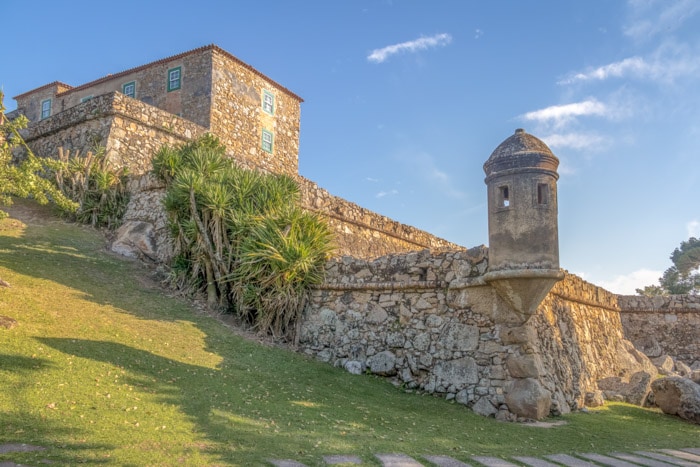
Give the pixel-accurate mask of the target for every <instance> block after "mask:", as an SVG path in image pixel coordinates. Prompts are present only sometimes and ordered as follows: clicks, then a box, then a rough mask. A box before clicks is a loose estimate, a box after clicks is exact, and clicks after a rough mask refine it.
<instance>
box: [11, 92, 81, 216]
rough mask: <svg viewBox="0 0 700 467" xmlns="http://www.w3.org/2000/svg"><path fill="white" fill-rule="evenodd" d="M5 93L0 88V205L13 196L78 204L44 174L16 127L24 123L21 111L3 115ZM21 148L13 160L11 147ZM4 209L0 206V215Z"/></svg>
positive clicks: (68, 208)
mask: <svg viewBox="0 0 700 467" xmlns="http://www.w3.org/2000/svg"><path fill="white" fill-rule="evenodd" d="M3 99H4V95H3V93H2V91H0V205H5V206H9V205H11V204H12V197H13V196H18V197H21V198H33V199H35V200H36V201H38V202H39V203H41V204H46V203H48V202H53V203H55V204H56V205H58V206H59V207H60V208H61V209H62V210H64V211H67V212H74V211H75V210H76V209H77V208H78V204H77V203H75V202H73V201H71V200H70V199H69V198H68V197H66V196H65V195H64V194H63V193H62V192H61V191H60V190H58V189H57V188H56V186H55V185H54V184H53V183H52V182H51V180H49V179H48V178H46V177H45V176H44V175H45V174H46V170H45V166H44V164H43V162H42V159H41V158H39V157H37V156H35V155H34V153H33V152H32V150H31V149H30V148H29V146H27V144H26V143H25V142H24V139H23V138H22V136H21V135H20V133H19V131H20V130H21V129H22V128H25V127H26V126H27V123H28V121H27V118H26V117H25V116H23V115H20V116H19V117H18V118H15V119H13V120H9V119H8V118H7V117H6V116H5V110H6V109H5V105H4V102H3ZM17 147H19V148H22V149H23V150H24V155H23V157H22V158H21V160H20V161H19V162H17V163H14V162H13V156H12V150H13V149H14V148H17ZM6 216H7V213H6V212H5V211H3V210H0V218H4V217H6Z"/></svg>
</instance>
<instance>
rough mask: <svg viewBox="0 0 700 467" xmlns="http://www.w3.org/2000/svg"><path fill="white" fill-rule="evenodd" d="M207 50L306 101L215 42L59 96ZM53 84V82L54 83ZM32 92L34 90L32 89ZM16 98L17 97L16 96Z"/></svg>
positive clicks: (61, 93)
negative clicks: (219, 54)
mask: <svg viewBox="0 0 700 467" xmlns="http://www.w3.org/2000/svg"><path fill="white" fill-rule="evenodd" d="M206 50H213V51H216V52H219V53H221V54H222V55H224V56H225V57H227V58H228V59H230V60H233V61H235V62H236V63H238V64H239V65H241V66H243V67H245V68H247V69H248V70H250V71H251V72H253V73H255V74H256V75H258V76H260V77H261V78H263V79H265V80H267V81H269V82H271V83H272V84H274V85H275V86H277V87H279V88H280V89H281V90H283V91H284V92H286V93H287V94H289V95H290V96H291V97H293V98H295V99H297V100H298V101H299V102H304V99H302V98H301V97H299V96H298V95H296V94H295V93H293V92H292V91H290V90H289V89H287V88H285V87H284V86H282V85H280V84H279V83H277V82H276V81H274V80H272V79H270V78H268V77H267V76H265V75H264V74H262V73H261V72H259V71H258V70H256V69H255V68H253V67H252V66H250V65H248V64H247V63H245V62H243V61H241V60H240V59H238V58H236V57H234V56H233V55H231V54H230V53H229V52H227V51H225V50H224V49H222V48H221V47H219V46H217V45H214V44H210V45H205V46H203V47H199V48H196V49H192V50H189V51H187V52H182V53H180V54H177V55H172V56H170V57H165V58H161V59H160V60H156V61H155V62H151V63H147V64H145V65H140V66H137V67H135V68H129V69H128V70H124V71H120V72H119V73H114V74H110V75H107V76H104V77H102V78H99V79H96V80H94V81H90V82H89V83H85V84H81V85H80V86H76V87H74V88H71V89H68V90H66V91H63V92H60V93H58V94H57V96H63V95H65V94H69V93H71V92H75V91H80V90H81V89H85V88H88V87H90V86H95V85H97V84H100V83H104V82H105V81H110V80H113V79H117V78H120V77H121V76H124V75H128V74H130V73H134V72H137V71H141V70H144V69H146V68H149V67H152V66H154V65H161V64H164V63H167V62H172V61H174V60H180V59H182V58H183V57H186V56H188V55H194V54H197V53H200V52H204V51H206ZM52 84H53V83H52ZM46 86H49V85H48V84H47V85H46ZM66 86H67V85H66ZM42 87H44V86H42ZM38 89H41V88H38ZM35 91H36V89H35ZM30 92H33V91H30ZM24 94H28V93H24ZM24 94H22V95H20V96H18V97H21V96H23V95H24ZM15 99H16V98H15Z"/></svg>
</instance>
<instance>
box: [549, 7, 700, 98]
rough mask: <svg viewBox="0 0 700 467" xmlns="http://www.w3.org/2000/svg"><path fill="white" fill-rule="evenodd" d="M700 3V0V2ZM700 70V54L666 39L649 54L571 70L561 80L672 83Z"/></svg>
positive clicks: (561, 81)
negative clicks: (577, 70) (580, 69)
mask: <svg viewBox="0 0 700 467" xmlns="http://www.w3.org/2000/svg"><path fill="white" fill-rule="evenodd" d="M699 4H700V2H699ZM699 70H700V56H698V53H696V52H694V51H693V50H690V49H689V48H688V47H687V46H685V45H682V44H676V43H673V42H665V43H664V44H662V45H661V46H659V47H658V48H657V49H656V50H655V51H654V52H653V53H651V54H649V56H648V57H646V58H644V57H629V58H625V59H624V60H620V61H618V62H613V63H608V64H607V65H602V66H599V67H597V68H591V69H588V70H586V71H582V72H574V73H570V74H569V75H567V77H565V78H564V79H562V80H560V81H558V84H561V85H566V84H573V83H577V82H587V81H588V82H590V81H605V80H607V79H612V78H620V79H622V78H632V79H637V80H640V81H651V82H655V83H662V84H667V83H672V82H674V81H675V80H677V79H678V78H680V77H683V76H690V77H693V78H694V77H695V75H697V73H698V71H699Z"/></svg>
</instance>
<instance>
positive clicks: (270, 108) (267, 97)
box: [262, 90, 275, 115]
mask: <svg viewBox="0 0 700 467" xmlns="http://www.w3.org/2000/svg"><path fill="white" fill-rule="evenodd" d="M262 108H263V110H264V111H265V112H267V113H269V114H270V115H274V114H275V95H274V94H272V93H271V92H270V91H268V90H263V102H262Z"/></svg>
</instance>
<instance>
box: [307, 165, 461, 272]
mask: <svg viewBox="0 0 700 467" xmlns="http://www.w3.org/2000/svg"><path fill="white" fill-rule="evenodd" d="M296 179H297V182H298V183H299V186H300V188H301V198H302V199H301V202H302V205H303V206H304V208H305V209H307V210H309V211H312V212H316V213H318V214H320V215H322V216H323V217H325V218H326V219H327V221H328V223H329V225H330V226H331V228H332V229H333V230H334V231H335V233H336V244H337V245H336V246H337V251H336V254H337V255H338V256H343V255H352V256H353V257H356V258H363V259H372V258H378V257H381V256H384V255H388V254H392V253H407V252H411V251H418V250H424V249H429V250H445V251H446V250H464V249H465V248H464V247H462V246H460V245H457V244H455V243H452V242H449V241H447V240H445V239H442V238H439V237H436V236H435V235H432V234H430V233H428V232H426V231H424V230H420V229H417V228H415V227H412V226H409V225H406V224H402V223H400V222H397V221H395V220H393V219H390V218H388V217H386V216H383V215H381V214H378V213H376V212H373V211H370V210H369V209H366V208H363V207H361V206H359V205H357V204H355V203H352V202H350V201H348V200H345V199H342V198H339V197H337V196H334V195H332V194H330V193H329V192H328V191H326V190H325V189H323V188H321V187H319V186H318V185H317V184H316V183H314V182H312V181H311V180H309V179H307V178H304V177H302V176H297V177H296Z"/></svg>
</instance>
